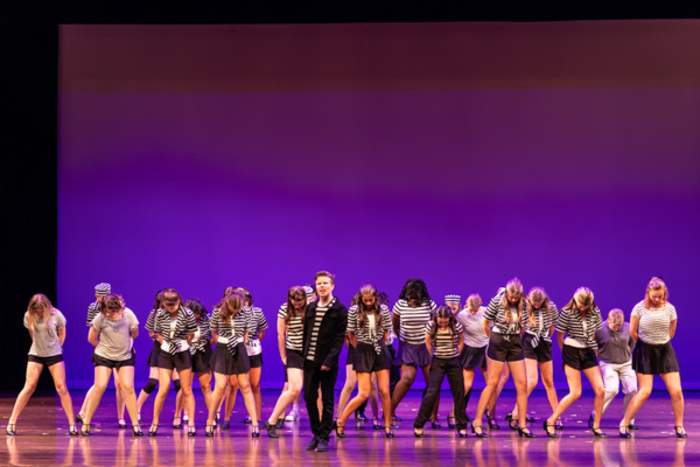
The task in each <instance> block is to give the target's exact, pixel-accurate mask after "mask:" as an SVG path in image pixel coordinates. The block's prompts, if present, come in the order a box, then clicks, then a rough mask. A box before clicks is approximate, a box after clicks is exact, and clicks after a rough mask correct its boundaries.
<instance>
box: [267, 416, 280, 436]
mask: <svg viewBox="0 0 700 467" xmlns="http://www.w3.org/2000/svg"><path fill="white" fill-rule="evenodd" d="M265 429H266V430H267V436H269V437H270V438H279V437H280V435H279V434H278V433H277V426H276V425H273V424H271V423H270V422H268V421H267V420H265Z"/></svg>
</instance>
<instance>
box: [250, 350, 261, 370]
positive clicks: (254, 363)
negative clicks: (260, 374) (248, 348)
mask: <svg viewBox="0 0 700 467" xmlns="http://www.w3.org/2000/svg"><path fill="white" fill-rule="evenodd" d="M248 360H250V367H251V368H260V367H261V366H263V358H262V353H259V354H257V355H248Z"/></svg>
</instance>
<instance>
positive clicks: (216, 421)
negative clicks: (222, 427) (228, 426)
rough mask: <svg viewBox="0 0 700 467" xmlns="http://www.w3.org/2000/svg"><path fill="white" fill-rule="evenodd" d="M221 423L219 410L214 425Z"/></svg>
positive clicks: (215, 415)
mask: <svg viewBox="0 0 700 467" xmlns="http://www.w3.org/2000/svg"><path fill="white" fill-rule="evenodd" d="M219 424H221V415H220V414H219V412H216V413H215V414H214V426H217V425H219Z"/></svg>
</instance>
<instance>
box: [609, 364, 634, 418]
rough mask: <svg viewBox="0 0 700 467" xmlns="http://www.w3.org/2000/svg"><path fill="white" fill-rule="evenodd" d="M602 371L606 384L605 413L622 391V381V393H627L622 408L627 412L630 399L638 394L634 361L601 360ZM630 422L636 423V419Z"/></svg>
mask: <svg viewBox="0 0 700 467" xmlns="http://www.w3.org/2000/svg"><path fill="white" fill-rule="evenodd" d="M600 372H601V373H602V374H603V383H604V384H605V403H604V404H603V413H605V410H606V409H607V408H608V406H609V405H610V402H612V400H613V399H614V398H615V396H617V393H618V392H619V391H620V389H619V388H620V383H622V393H623V394H624V395H625V400H624V402H623V405H622V410H623V413H624V412H626V411H627V406H628V405H629V403H630V401H631V400H632V398H633V397H634V395H635V394H637V375H636V374H635V372H634V370H633V369H632V361H631V360H630V361H629V362H626V363H605V362H603V361H601V362H600ZM630 423H634V419H632V420H631V421H630Z"/></svg>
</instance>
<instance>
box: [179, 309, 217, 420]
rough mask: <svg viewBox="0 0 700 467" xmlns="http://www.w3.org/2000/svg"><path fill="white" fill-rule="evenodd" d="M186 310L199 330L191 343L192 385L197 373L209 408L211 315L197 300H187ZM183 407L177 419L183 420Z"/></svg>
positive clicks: (184, 418)
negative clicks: (191, 315) (190, 313)
mask: <svg viewBox="0 0 700 467" xmlns="http://www.w3.org/2000/svg"><path fill="white" fill-rule="evenodd" d="M185 308H187V309H188V310H190V311H191V312H192V314H193V316H194V322H195V326H197V330H196V331H195V333H194V338H193V339H192V342H190V354H192V383H194V374H195V373H197V378H198V380H199V387H200V389H201V390H202V396H203V397H204V404H205V405H206V406H207V407H209V404H210V402H211V365H210V363H209V362H210V360H211V355H212V351H211V344H212V343H213V339H212V337H211V329H210V324H209V313H208V312H207V309H206V307H205V306H204V305H203V304H202V302H201V301H199V300H197V299H196V298H191V299H189V300H187V303H186V304H185ZM181 413H182V406H181V405H180V406H178V407H176V412H175V418H176V419H178V418H181V417H180V415H181ZM181 419H182V421H183V423H189V417H187V414H185V417H182V418H181Z"/></svg>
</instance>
